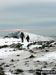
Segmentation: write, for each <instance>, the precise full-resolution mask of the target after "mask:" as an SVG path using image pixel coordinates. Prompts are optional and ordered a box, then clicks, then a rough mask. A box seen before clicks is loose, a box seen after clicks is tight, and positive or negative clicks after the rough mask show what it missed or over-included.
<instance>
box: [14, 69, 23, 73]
mask: <svg viewBox="0 0 56 75" xmlns="http://www.w3.org/2000/svg"><path fill="white" fill-rule="evenodd" d="M22 72H24V71H23V70H22V69H17V70H15V73H14V74H19V73H22Z"/></svg>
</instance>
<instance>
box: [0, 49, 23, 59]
mask: <svg viewBox="0 0 56 75" xmlns="http://www.w3.org/2000/svg"><path fill="white" fill-rule="evenodd" d="M22 52H24V51H23V50H21V51H20V50H17V51H13V48H3V49H0V58H8V56H10V55H12V54H17V53H18V54H20V53H22Z"/></svg>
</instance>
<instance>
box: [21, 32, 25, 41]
mask: <svg viewBox="0 0 56 75" xmlns="http://www.w3.org/2000/svg"><path fill="white" fill-rule="evenodd" d="M24 37H25V36H24V33H23V32H21V34H20V38H21V41H22V42H24Z"/></svg>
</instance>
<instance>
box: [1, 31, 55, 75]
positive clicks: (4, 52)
mask: <svg viewBox="0 0 56 75" xmlns="http://www.w3.org/2000/svg"><path fill="white" fill-rule="evenodd" d="M24 34H25V36H27V35H29V36H30V42H27V41H26V40H25V39H24V42H23V43H22V42H21V39H20V38H19V39H16V38H2V37H1V38H0V46H3V45H11V44H13V43H15V44H17V43H21V44H23V46H22V48H26V49H27V45H28V44H30V43H32V42H33V41H49V40H52V38H50V37H44V36H41V35H35V34H31V33H26V32H24ZM36 47H37V48H38V47H41V45H31V46H30V47H29V49H33V48H36ZM13 50H14V48H10V47H8V48H1V49H0V59H4V61H5V62H7V63H8V62H9V60H11V58H14V59H15V60H16V58H15V55H16V54H17V55H20V58H19V57H18V58H19V60H22V59H23V58H24V59H25V58H28V57H29V56H30V52H29V51H24V50H16V51H13ZM55 53H56V51H55V52H50V53H48V54H45V55H44V56H40V57H36V58H34V59H33V60H32V61H31V62H32V64H33V61H37V60H39V61H49V60H50V59H51V61H52V60H53V58H54V59H56V54H55ZM8 59H9V60H8ZM31 62H30V63H31ZM19 63H22V64H21V67H22V65H23V60H22V61H21V62H19ZM17 64H18V63H17ZM17 64H16V65H17ZM19 67H20V65H19ZM33 67H34V66H31V65H30V68H33ZM22 68H23V67H22ZM25 69H28V68H26V67H25ZM5 73H6V75H14V74H11V73H10V72H9V71H7V72H6V71H5ZM28 75H32V74H28Z"/></svg>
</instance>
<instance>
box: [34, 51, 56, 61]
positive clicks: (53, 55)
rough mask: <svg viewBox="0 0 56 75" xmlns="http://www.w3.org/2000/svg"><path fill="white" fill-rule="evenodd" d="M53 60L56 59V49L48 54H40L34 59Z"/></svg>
mask: <svg viewBox="0 0 56 75" xmlns="http://www.w3.org/2000/svg"><path fill="white" fill-rule="evenodd" d="M38 60H39V61H49V62H51V61H53V60H56V51H54V52H49V53H47V54H45V55H44V56H40V57H37V58H35V59H34V61H38Z"/></svg>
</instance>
